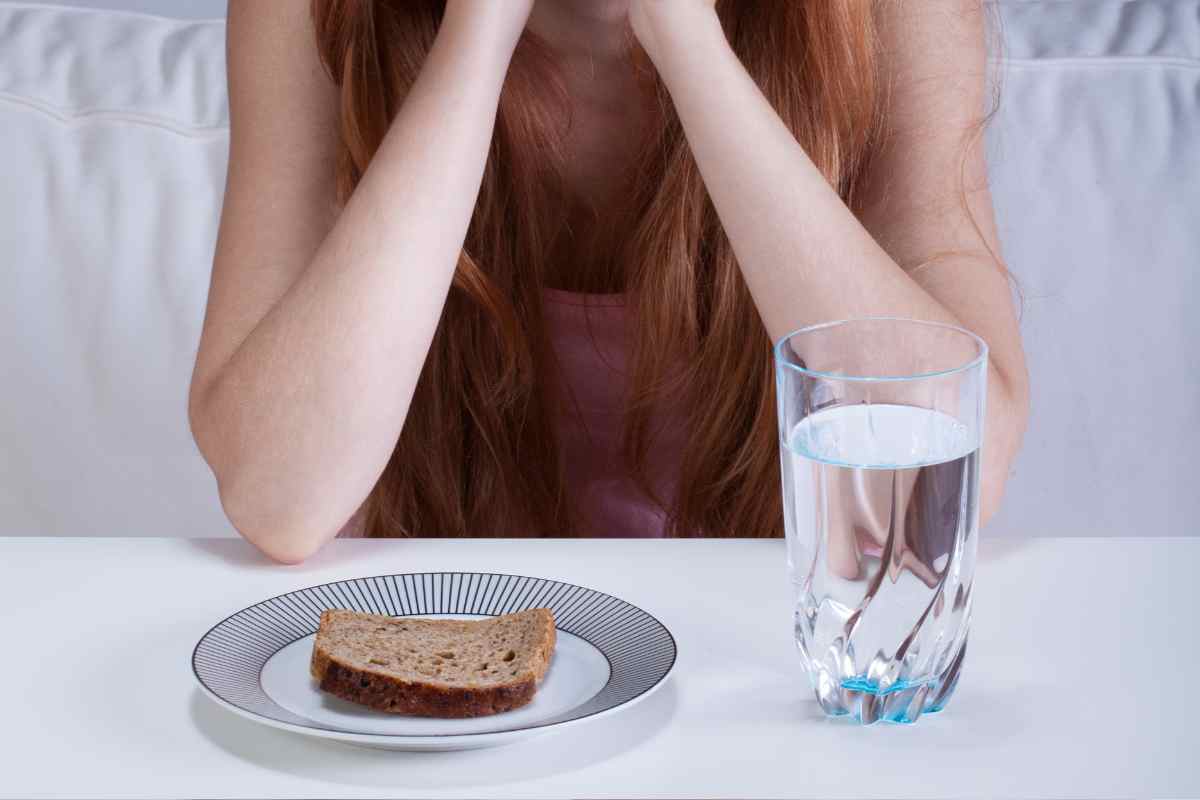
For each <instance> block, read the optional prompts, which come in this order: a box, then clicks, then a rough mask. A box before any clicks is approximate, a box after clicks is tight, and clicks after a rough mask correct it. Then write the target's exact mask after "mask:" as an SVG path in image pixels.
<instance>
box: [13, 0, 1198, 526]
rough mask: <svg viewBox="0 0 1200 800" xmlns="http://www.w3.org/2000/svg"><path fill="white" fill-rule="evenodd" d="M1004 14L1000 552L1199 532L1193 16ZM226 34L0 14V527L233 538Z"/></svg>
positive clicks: (999, 162) (213, 29)
mask: <svg viewBox="0 0 1200 800" xmlns="http://www.w3.org/2000/svg"><path fill="white" fill-rule="evenodd" d="M1002 11H1003V15H1004V19H1005V26H1004V27H1005V34H1006V37H1007V43H1006V51H1005V56H1006V58H1007V61H1006V69H1005V71H1004V76H1003V107H1002V110H1001V113H1000V115H999V117H998V119H997V122H996V124H995V126H994V128H993V131H992V137H991V145H992V150H993V154H994V155H993V176H994V186H995V194H996V201H997V207H998V214H999V218H1000V222H1001V228H1002V234H1003V240H1004V246H1005V252H1006V256H1007V257H1008V260H1009V262H1010V265H1011V267H1012V269H1013V271H1014V272H1015V273H1016V275H1017V277H1018V278H1019V280H1020V282H1021V285H1022V288H1023V291H1024V298H1025V307H1024V317H1023V329H1024V333H1025V339H1026V346H1027V349H1028V352H1029V359H1030V368H1031V372H1032V378H1033V386H1034V401H1033V403H1034V409H1033V418H1032V423H1031V428H1030V431H1029V436H1028V439H1027V443H1026V447H1025V451H1024V452H1023V454H1022V456H1021V458H1020V460H1019V462H1018V464H1017V468H1016V474H1015V476H1014V477H1013V480H1012V482H1011V490H1010V494H1009V498H1008V502H1007V504H1006V507H1005V509H1004V511H1003V512H1002V513H1001V516H1000V518H999V519H998V520H997V522H996V523H995V524H994V525H993V526H992V528H991V530H990V532H991V533H995V532H1001V531H1003V532H1009V533H1021V534H1032V535H1129V534H1147V535H1154V534H1182V533H1195V532H1196V531H1195V527H1194V523H1192V522H1191V521H1192V520H1195V519H1198V518H1200V493H1198V492H1195V491H1194V490H1192V486H1193V484H1194V483H1195V479H1194V478H1193V477H1191V473H1190V471H1189V468H1188V467H1189V463H1190V461H1191V460H1192V459H1193V458H1194V457H1195V456H1194V454H1195V453H1197V452H1200V363H1198V362H1197V356H1196V352H1197V350H1196V347H1197V344H1200V323H1198V322H1197V317H1196V315H1195V314H1194V313H1193V312H1192V311H1191V306H1194V305H1195V304H1196V302H1197V301H1198V300H1200V286H1198V285H1197V281H1198V280H1200V279H1198V278H1197V269H1196V268H1197V266H1200V258H1198V256H1200V212H1198V211H1197V209H1198V208H1200V181H1197V180H1196V176H1197V175H1200V0H1176V1H1175V2H1170V0H1164V1H1162V2H1150V1H1149V0H1135V2H1115V1H1113V0H1099V1H1097V2H1086V3H1084V2H1053V1H1046V2H1041V1H1035V2H1008V3H1004V4H1002ZM223 35H224V30H223V26H222V24H221V23H219V22H180V21H170V20H164V19H161V18H156V17H147V16H139V15H131V14H121V13H110V12H97V11H81V10H67V9H55V8H47V7H37V6H26V5H20V4H3V3H0V176H3V180H0V253H3V257H4V261H3V269H2V270H0V297H3V298H4V300H5V303H4V308H5V309H6V311H5V313H3V314H0V534H46V535H73V534H80V535H125V536H129V535H181V536H184V535H217V534H229V533H231V529H230V527H229V525H228V523H227V522H226V521H225V519H224V516H223V515H222V513H221V510H220V507H219V504H218V502H217V498H216V492H215V488H214V484H213V481H212V478H211V475H210V474H209V473H208V470H207V468H206V467H205V465H204V463H203V461H202V460H201V459H200V457H199V455H198V453H197V452H196V450H195V447H194V445H193V444H192V441H191V437H190V435H189V433H188V429H187V421H186V414H185V407H186V394H187V384H188V379H189V376H190V370H191V365H192V360H193V357H194V354H195V347H196V341H197V338H198V336H199V330H200V322H201V318H202V315H203V307H204V301H205V293H206V289H207V283H208V271H209V266H210V260H211V254H212V247H213V241H214V237H215V231H216V222H217V215H218V212H219V208H220V198H221V190H222V184H223V180H224V168H225V151H226V147H227V143H228V141H227V130H226V126H227V118H226V108H225V96H224V91H225V84H224V52H223V47H224V42H223ZM1189 525H1192V527H1190V528H1189V527H1188V526H1189Z"/></svg>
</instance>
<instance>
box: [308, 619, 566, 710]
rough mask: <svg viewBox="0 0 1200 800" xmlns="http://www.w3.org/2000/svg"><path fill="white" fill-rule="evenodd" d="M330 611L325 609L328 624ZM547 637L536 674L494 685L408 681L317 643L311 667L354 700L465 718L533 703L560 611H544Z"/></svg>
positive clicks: (324, 683)
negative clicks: (555, 614) (358, 663)
mask: <svg viewBox="0 0 1200 800" xmlns="http://www.w3.org/2000/svg"><path fill="white" fill-rule="evenodd" d="M327 614H329V612H328V611H326V612H324V613H322V615H321V621H322V624H324V622H325V618H326V615H327ZM538 622H539V625H541V626H542V627H543V640H544V641H545V642H547V646H546V647H544V648H542V649H540V650H539V652H538V653H537V654H536V657H535V658H534V660H533V664H532V666H533V674H532V675H530V674H526V675H522V676H518V677H517V678H514V679H513V680H511V681H508V682H506V683H500V684H492V685H488V686H448V685H445V684H439V683H434V682H426V681H408V680H404V679H402V678H399V677H397V676H395V675H387V674H382V673H379V672H374V671H371V670H365V669H359V668H356V667H352V666H350V665H348V664H345V663H343V662H342V661H340V660H339V659H338V658H337V657H336V656H334V655H332V654H331V653H329V652H327V651H325V650H324V649H323V648H322V647H320V646H319V640H318V642H315V643H314V645H313V655H312V662H311V665H310V669H311V672H312V675H313V677H314V678H315V679H316V680H317V684H318V685H319V687H320V688H321V690H322V691H324V692H328V693H329V694H332V695H334V696H335V697H339V698H341V699H343V700H347V701H349V702H351V703H358V704H360V705H364V706H367V707H368V708H373V709H375V710H377V711H384V712H387V713H393V714H408V715H411V716H419V717H441V718H445V719H464V718H469V717H483V716H489V715H491V714H499V713H501V712H504V711H511V710H513V709H516V708H520V707H522V706H525V705H528V704H529V702H530V701H532V700H533V696H534V694H536V692H537V687H538V684H539V683H541V681H542V679H543V678H544V677H545V675H546V671H547V670H548V669H549V667H550V660H551V657H552V655H553V653H554V646H555V642H556V631H555V628H554V617H553V616H552V615H551V614H550V613H549V612H547V613H546V614H543V615H540V618H539V620H538Z"/></svg>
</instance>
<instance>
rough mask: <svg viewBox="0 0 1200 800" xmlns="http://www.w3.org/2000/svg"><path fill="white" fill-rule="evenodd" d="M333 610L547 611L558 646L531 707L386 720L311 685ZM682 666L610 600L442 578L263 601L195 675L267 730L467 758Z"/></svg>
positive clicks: (477, 577)
mask: <svg viewBox="0 0 1200 800" xmlns="http://www.w3.org/2000/svg"><path fill="white" fill-rule="evenodd" d="M327 608H350V609H354V610H357V611H365V612H369V613H374V614H387V615H389V616H424V617H455V618H478V617H487V616H494V615H498V614H508V613H512V612H514V611H520V610H523V609H526V608H549V609H551V610H553V611H554V616H555V621H556V625H557V627H558V643H557V645H556V647H555V654H554V659H553V661H552V662H551V665H550V669H549V671H548V672H547V674H546V678H545V680H544V681H543V682H542V685H541V686H540V687H539V689H538V692H537V694H536V695H535V697H534V700H533V702H532V703H530V704H529V705H527V706H525V707H524V708H520V709H516V710H514V711H509V712H506V713H503V714H496V715H494V716H489V717H478V718H475V719H465V720H462V719H460V720H447V719H428V718H423V717H408V716H403V715H397V714H386V713H383V712H379V711H374V710H371V709H368V708H365V707H361V706H357V705H355V704H353V703H347V702H345V701H342V700H339V699H337V698H335V697H332V696H330V695H328V694H326V693H324V692H321V691H319V690H318V689H317V688H316V685H315V683H314V681H313V680H312V678H311V677H310V676H309V672H308V664H309V659H310V657H311V655H312V641H313V636H314V634H315V631H316V627H317V622H318V620H319V618H320V614H321V611H323V610H325V609H327ZM675 655H676V650H675V641H674V638H673V637H672V636H671V633H670V632H669V631H668V630H667V629H666V628H665V627H664V626H663V625H662V623H660V622H659V621H658V620H657V619H655V618H654V617H652V616H651V615H650V614H648V613H646V612H645V611H643V610H642V609H640V608H638V607H637V606H634V605H631V604H629V603H627V602H625V601H623V600H619V599H617V598H615V597H612V596H611V595H607V594H603V593H602V592H597V591H594V590H592V589H586V588H584V587H581V586H575V585H573V584H568V583H562V582H559V581H551V580H547V579H544V578H529V577H522V576H518V575H498V574H492V573H461V572H454V573H447V572H438V573H420V574H406V575H383V576H378V577H373V578H357V579H354V580H347V581H338V582H336V583H330V584H324V585H321V586H313V587H310V588H307V589H300V590H298V591H295V592H289V593H288V594H285V595H280V596H279V597H274V598H271V599H270V600H265V601H263V602H262V603H259V604H257V605H254V606H251V607H249V608H246V609H243V610H241V611H239V612H237V613H236V614H233V615H231V616H230V617H228V618H226V619H225V620H223V621H221V622H220V623H218V624H217V625H216V626H214V627H213V628H212V629H211V630H210V631H209V632H208V633H206V634H205V635H204V637H203V638H201V640H200V642H199V643H198V644H197V645H196V649H195V651H194V652H193V654H192V669H193V672H194V673H195V675H196V679H197V680H198V681H199V682H200V686H201V688H203V690H204V691H205V693H207V694H208V695H209V696H210V697H212V698H213V699H214V700H216V701H217V702H218V703H220V704H221V705H223V706H225V707H226V708H228V709H230V710H232V711H234V712H236V713H238V714H240V715H242V716H244V717H247V718H248V719H252V720H255V721H257V722H261V723H264V724H266V725H271V726H273V727H277V728H284V729H286V730H292V731H296V732H298V733H303V734H306V735H310V736H317V737H322V738H327V739H337V740H341V741H345V742H351V743H354V744H361V745H367V746H370V747H382V748H387V749H393V750H464V749H470V748H477V747H489V746H493V745H498V744H504V743H507V742H510V741H514V740H516V739H520V738H525V737H528V736H533V735H537V734H539V733H545V732H548V731H552V730H556V729H558V728H560V727H562V726H564V725H567V724H572V723H577V722H581V721H583V720H587V719H594V718H596V717H598V716H600V715H601V714H607V713H612V712H615V711H617V710H619V709H622V708H627V707H629V706H630V705H631V704H633V703H634V702H636V701H637V700H639V699H641V698H642V697H645V696H646V695H647V694H648V693H649V692H650V691H652V690H653V689H655V688H656V687H658V686H659V685H661V683H662V681H663V680H664V679H665V678H666V677H667V675H668V674H669V673H670V671H671V668H672V666H673V665H674V663H675Z"/></svg>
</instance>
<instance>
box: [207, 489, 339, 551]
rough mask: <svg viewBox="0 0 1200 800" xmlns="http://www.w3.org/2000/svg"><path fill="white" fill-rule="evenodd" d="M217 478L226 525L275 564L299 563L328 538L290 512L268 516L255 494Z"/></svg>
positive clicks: (267, 511) (324, 532)
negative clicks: (230, 525)
mask: <svg viewBox="0 0 1200 800" xmlns="http://www.w3.org/2000/svg"><path fill="white" fill-rule="evenodd" d="M232 483H233V482H232V481H222V480H221V479H220V478H218V479H217V488H218V493H219V494H220V497H221V507H222V508H223V509H224V510H225V516H226V517H228V519H229V522H230V524H232V525H233V527H234V528H235V529H236V530H237V532H238V533H239V534H241V536H242V538H243V539H245V540H246V541H248V542H250V544H252V545H254V546H255V547H256V548H258V549H259V551H261V552H262V554H263V555H265V556H266V557H267V558H269V559H271V560H272V561H274V562H276V563H278V564H287V565H295V564H301V563H303V562H305V561H307V560H308V559H309V558H311V557H312V556H313V555H314V554H316V552H317V551H318V550H320V549H321V547H322V546H324V544H325V543H326V542H327V541H328V540H329V539H330V538H332V537H331V536H329V535H328V531H325V530H320V529H318V528H317V527H316V526H314V525H312V524H311V523H308V522H306V521H305V520H303V519H300V518H298V516H297V515H296V514H292V513H272V512H271V511H270V510H269V509H268V508H266V507H265V504H264V503H263V502H262V498H261V497H256V496H255V494H256V493H248V492H245V491H242V490H239V489H238V488H236V487H235V486H233V485H231V484H232Z"/></svg>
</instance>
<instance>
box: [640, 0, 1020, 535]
mask: <svg viewBox="0 0 1200 800" xmlns="http://www.w3.org/2000/svg"><path fill="white" fill-rule="evenodd" d="M879 6H881V7H882V8H883V9H884V14H885V17H884V18H883V19H882V20H881V21H880V22H881V26H882V31H883V36H884V49H885V53H884V55H885V58H887V61H886V62H885V63H886V65H887V69H888V72H889V74H890V75H892V76H894V78H895V83H894V85H893V87H892V94H891V103H890V106H891V108H892V109H893V111H892V113H893V119H892V121H891V122H892V125H891V128H892V132H893V134H892V136H891V137H890V140H889V148H888V149H887V151H886V152H885V153H883V154H882V158H881V159H880V160H879V161H878V163H877V165H876V172H875V173H874V175H875V176H876V178H877V179H876V180H874V184H875V187H874V188H875V191H874V192H873V193H872V196H873V200H872V201H871V202H869V203H868V204H867V206H868V210H867V212H866V214H865V215H864V219H863V220H862V221H860V220H859V219H858V218H857V217H855V215H854V214H853V213H852V212H851V211H850V210H849V209H848V208H847V207H846V205H845V204H844V203H843V202H842V201H841V198H840V197H839V196H838V195H837V193H836V192H835V191H834V190H833V189H832V188H831V187H830V186H829V184H828V183H827V182H826V180H825V179H824V177H823V176H822V175H821V173H820V172H819V171H818V170H817V168H816V167H815V166H814V164H813V162H812V160H811V159H810V158H809V157H808V155H807V154H806V153H805V151H804V149H803V148H802V147H801V146H800V145H799V144H798V143H797V141H796V139H795V138H794V137H793V136H792V134H791V132H790V131H789V130H788V128H787V126H786V125H784V123H783V121H782V120H780V118H779V116H778V115H777V114H776V113H775V111H774V109H773V108H772V107H771V105H770V103H769V102H768V101H767V100H766V98H764V97H763V95H762V94H761V92H760V91H759V90H758V87H757V86H756V85H755V83H754V81H753V80H752V79H751V78H750V76H749V75H748V74H747V72H746V71H745V69H744V68H743V67H742V65H741V63H740V62H739V60H738V58H737V56H736V55H735V53H734V52H733V50H732V48H731V47H730V46H729V44H728V42H727V40H726V39H725V36H724V34H723V32H722V30H721V26H720V22H719V21H718V19H717V16H716V13H715V12H714V10H713V3H712V2H711V0H634V5H633V8H632V14H631V16H632V21H633V23H634V29H635V31H636V32H637V34H638V37H639V39H640V40H641V42H642V44H643V46H644V47H645V48H646V50H647V52H648V53H649V55H650V57H651V58H652V59H653V61H654V63H655V65H656V67H657V68H658V70H659V73H660V75H661V76H662V78H663V81H664V82H665V83H666V85H667V88H668V89H669V91H670V92H671V96H672V99H673V100H674V103H675V107H676V109H677V111H678V114H679V117H680V120H681V121H682V123H683V127H684V131H685V133H686V135H687V138H688V143H689V145H690V146H691V149H692V152H693V154H694V155H695V158H696V161H697V164H698V166H699V168H700V172H701V174H702V175H703V177H704V182H705V186H706V187H707V188H708V191H709V194H710V196H711V197H712V199H713V203H714V204H715V206H716V209H717V213H718V215H719V216H720V218H721V222H722V224H723V226H724V228H725V231H726V232H727V234H728V235H729V238H730V242H731V243H732V245H733V249H734V252H735V253H736V255H737V257H738V262H739V264H740V265H741V268H742V272H743V274H744V276H745V278H746V283H747V285H748V286H749V288H750V292H751V294H752V295H753V297H754V300H755V304H756V306H757V308H758V310H759V313H760V315H761V316H762V319H763V322H764V324H765V325H766V328H767V331H768V333H769V334H770V336H771V338H772V339H778V338H780V337H782V336H784V335H786V334H787V333H788V332H790V331H792V330H795V329H797V328H800V327H803V326H805V325H809V324H812V323H816V322H825V321H830V320H837V319H847V318H852V317H862V316H894V317H906V318H914V319H923V320H930V321H936V322H947V323H952V324H956V325H961V326H964V327H966V328H968V329H970V330H972V331H974V332H976V333H978V334H979V335H980V336H982V337H983V338H984V339H985V340H986V341H987V342H988V345H989V347H990V348H991V363H990V368H989V375H988V417H987V430H986V441H985V448H984V459H985V465H984V469H983V475H984V485H983V489H982V495H983V497H982V503H983V516H984V518H985V519H986V518H987V517H989V516H990V515H991V514H992V513H993V512H995V510H996V508H997V506H998V505H999V501H1000V498H1001V496H1002V494H1003V489H1004V482H1005V479H1006V478H1007V476H1008V471H1009V466H1010V464H1011V462H1012V459H1013V457H1014V456H1015V454H1016V451H1017V448H1018V446H1019V443H1020V439H1021V435H1022V433H1023V430H1024V426H1025V418H1026V415H1027V404H1028V399H1027V393H1028V384H1027V377H1026V372H1025V362H1024V355H1023V353H1022V350H1021V344H1020V337H1019V333H1018V329H1017V324H1016V319H1015V315H1014V311H1013V306H1012V299H1011V294H1010V289H1009V285H1008V282H1007V278H1006V275H1005V273H1004V271H1003V270H1002V269H1001V268H1000V267H999V265H997V264H996V263H995V260H994V259H993V257H992V255H991V253H992V252H997V251H998V244H997V241H996V235H995V228H994V224H993V222H992V209H991V200H990V196H989V194H988V191H987V188H986V185H987V184H986V167H985V164H984V157H983V152H982V147H981V146H975V145H972V147H971V149H970V150H969V151H968V152H966V154H965V155H966V158H967V161H966V173H965V175H966V182H967V187H968V189H969V190H970V191H969V192H968V195H967V201H968V205H967V206H966V207H964V205H963V202H962V192H961V185H962V184H961V183H960V178H961V177H962V175H963V172H962V171H961V169H960V167H961V165H962V163H963V162H962V160H961V159H962V157H963V155H964V151H963V148H964V147H965V146H966V144H967V142H968V140H969V139H970V136H969V134H970V131H971V129H972V127H973V126H975V125H977V124H978V122H979V120H980V117H981V116H982V114H983V109H984V107H985V97H984V94H985V91H986V90H985V88H984V86H985V58H986V56H985V49H984V25H983V12H982V10H981V9H980V6H979V3H978V0H921V2H917V3H900V2H896V3H881V4H879ZM885 184H886V191H884V187H885ZM968 208H970V209H971V210H972V212H973V213H974V216H975V217H976V219H977V220H978V222H979V226H978V228H977V227H976V226H975V225H973V224H972V220H971V214H969V213H968V210H967V209H968ZM989 248H990V252H989ZM946 253H954V255H951V256H944V254H946ZM918 265H925V266H922V267H921V268H920V269H916V270H913V271H911V272H910V271H909V270H912V268H913V267H917V266H918ZM798 298H802V299H799V300H798Z"/></svg>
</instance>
